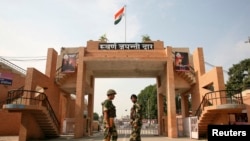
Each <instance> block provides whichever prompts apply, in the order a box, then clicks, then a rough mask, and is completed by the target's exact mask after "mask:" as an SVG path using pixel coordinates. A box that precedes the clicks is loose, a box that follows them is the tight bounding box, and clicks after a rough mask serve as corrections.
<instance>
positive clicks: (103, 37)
mask: <svg viewBox="0 0 250 141" xmlns="http://www.w3.org/2000/svg"><path fill="white" fill-rule="evenodd" d="M99 41H101V42H108V41H109V40H108V38H107V36H106V34H103V35H102V36H101V37H100V38H99Z"/></svg>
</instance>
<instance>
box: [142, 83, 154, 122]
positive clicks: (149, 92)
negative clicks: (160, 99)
mask: <svg viewBox="0 0 250 141" xmlns="http://www.w3.org/2000/svg"><path fill="white" fill-rule="evenodd" d="M138 102H139V103H141V104H143V106H142V113H143V118H146V119H147V118H151V119H154V118H157V89H156V85H149V86H147V87H146V88H145V89H143V90H142V91H141V92H140V94H138Z"/></svg>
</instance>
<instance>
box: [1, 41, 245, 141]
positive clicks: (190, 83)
mask: <svg viewBox="0 0 250 141" xmlns="http://www.w3.org/2000/svg"><path fill="white" fill-rule="evenodd" d="M204 55H205V54H204V52H203V49H202V48H201V47H199V48H196V49H195V51H194V52H193V53H190V51H189V48H175V47H171V46H164V42H162V41H152V42H143V43H106V42H99V41H88V42H87V44H86V46H80V47H74V48H72V47H68V48H67V47H62V48H61V51H60V52H59V53H58V52H57V51H55V50H54V49H53V48H48V53H47V62H46V71H45V74H43V73H41V72H39V71H38V70H36V69H35V68H32V67H30V68H28V69H27V72H26V75H25V78H24V81H23V86H24V87H23V89H22V90H17V91H13V96H12V97H8V98H7V99H9V101H8V102H6V103H5V104H4V105H3V111H5V112H8V113H15V114H17V115H19V118H20V128H18V129H19V131H18V135H19V140H20V141H26V140H28V139H31V138H45V137H57V136H59V135H60V134H62V133H63V131H64V130H65V129H64V127H63V125H64V124H63V123H65V119H74V121H73V122H74V128H73V134H74V137H75V138H80V137H83V136H86V135H91V134H92V133H93V127H94V126H93V112H94V111H93V109H94V104H95V103H94V95H95V92H94V86H95V85H94V84H95V78H104V77H105V78H131V77H134V78H155V80H156V84H157V105H158V124H159V135H164V136H168V137H171V138H177V137H178V129H177V124H176V123H177V118H176V117H177V114H176V103H175V97H176V95H180V96H181V104H182V106H181V107H182V110H181V111H182V117H189V116H190V109H189V108H188V99H189V97H188V96H189V95H191V97H192V101H191V103H192V109H191V110H192V116H197V117H198V121H197V127H198V128H197V132H198V134H204V133H205V132H206V127H207V125H208V124H211V123H213V124H228V123H229V122H230V121H229V118H228V117H229V115H230V114H235V113H242V111H247V113H249V108H246V107H247V104H244V103H243V100H242V95H241V93H240V92H237V91H235V92H232V93H233V94H234V95H235V96H236V98H234V99H233V101H234V102H231V103H230V102H229V100H228V97H227V93H228V92H227V91H225V84H224V77H223V69H222V67H214V68H212V69H211V70H209V71H206V69H205V60H204ZM4 93H8V92H7V91H4ZM72 94H73V95H75V99H74V100H72V98H71V95H72ZM6 96H7V95H6ZM86 96H87V97H88V99H87V100H85V97H86ZM211 96H212V98H211ZM164 98H166V103H167V114H166V113H164ZM229 98H230V97H229ZM86 101H88V102H86ZM248 101H249V100H248ZM248 106H249V104H248ZM86 113H87V114H86ZM248 117H249V116H248ZM248 122H249V118H248ZM0 128H1V127H0ZM0 130H1V129H0Z"/></svg>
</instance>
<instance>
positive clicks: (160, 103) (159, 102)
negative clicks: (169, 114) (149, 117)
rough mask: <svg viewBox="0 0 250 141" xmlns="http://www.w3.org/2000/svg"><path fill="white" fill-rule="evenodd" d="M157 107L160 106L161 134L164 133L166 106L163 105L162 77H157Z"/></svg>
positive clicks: (159, 128) (159, 121)
mask: <svg viewBox="0 0 250 141" xmlns="http://www.w3.org/2000/svg"><path fill="white" fill-rule="evenodd" d="M156 79H157V108H158V125H159V127H158V132H159V135H163V119H162V117H163V116H164V110H163V108H164V106H163V95H162V93H161V92H162V80H161V77H157V78H156Z"/></svg>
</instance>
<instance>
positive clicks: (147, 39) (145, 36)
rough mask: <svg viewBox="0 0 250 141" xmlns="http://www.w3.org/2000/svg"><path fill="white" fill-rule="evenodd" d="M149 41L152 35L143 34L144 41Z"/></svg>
mask: <svg viewBox="0 0 250 141" xmlns="http://www.w3.org/2000/svg"><path fill="white" fill-rule="evenodd" d="M147 41H151V39H150V36H148V35H147V34H145V35H142V42H147Z"/></svg>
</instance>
